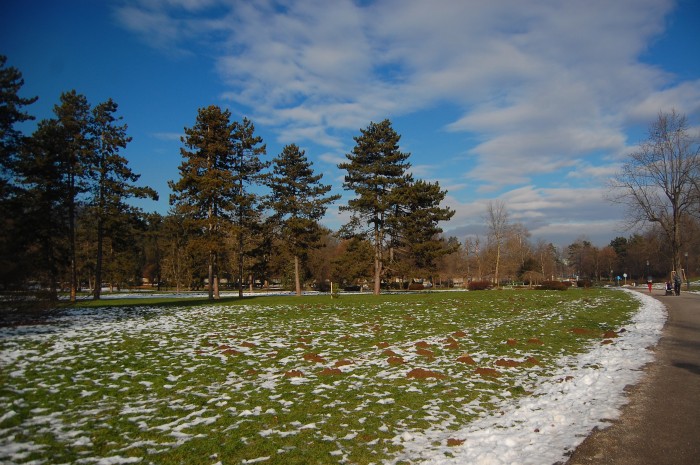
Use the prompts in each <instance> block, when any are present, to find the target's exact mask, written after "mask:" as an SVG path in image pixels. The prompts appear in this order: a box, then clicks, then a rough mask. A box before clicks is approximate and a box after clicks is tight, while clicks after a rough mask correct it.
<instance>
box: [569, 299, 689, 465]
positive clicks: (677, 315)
mask: <svg viewBox="0 0 700 465" xmlns="http://www.w3.org/2000/svg"><path fill="white" fill-rule="evenodd" d="M684 290H685V289H684ZM653 295H654V297H656V298H658V299H659V300H660V301H662V302H663V303H664V304H665V305H666V308H667V310H668V320H667V321H666V325H665V327H664V329H663V332H662V336H661V339H660V340H659V344H658V345H657V347H656V349H655V352H656V356H655V360H654V362H652V363H650V364H649V365H648V366H647V367H646V368H645V371H646V374H645V376H644V377H643V378H642V381H641V382H640V383H639V384H637V385H635V386H633V387H630V388H629V392H628V394H629V397H630V401H629V403H628V404H627V406H625V407H624V408H623V410H622V414H621V415H620V418H619V419H617V420H616V421H614V422H612V424H611V426H610V427H608V428H606V429H603V430H598V431H595V432H593V433H592V434H591V435H590V436H588V438H586V440H585V441H584V442H583V443H582V444H581V445H580V446H579V447H578V448H577V449H576V450H575V451H574V453H573V455H572V456H571V457H570V459H569V461H568V462H567V465H584V464H587V465H589V464H596V465H665V464H668V465H700V295H698V294H691V293H688V292H681V295H680V296H664V295H663V291H659V290H656V289H655V290H654V291H653Z"/></svg>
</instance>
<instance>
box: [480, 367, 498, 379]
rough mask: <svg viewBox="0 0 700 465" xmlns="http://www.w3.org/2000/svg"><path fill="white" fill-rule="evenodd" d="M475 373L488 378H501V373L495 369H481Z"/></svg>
mask: <svg viewBox="0 0 700 465" xmlns="http://www.w3.org/2000/svg"><path fill="white" fill-rule="evenodd" d="M474 373H476V374H477V375H480V376H484V377H486V378H498V377H500V376H501V372H500V371H498V370H496V369H494V368H485V367H479V368H477V369H476V370H475V371H474Z"/></svg>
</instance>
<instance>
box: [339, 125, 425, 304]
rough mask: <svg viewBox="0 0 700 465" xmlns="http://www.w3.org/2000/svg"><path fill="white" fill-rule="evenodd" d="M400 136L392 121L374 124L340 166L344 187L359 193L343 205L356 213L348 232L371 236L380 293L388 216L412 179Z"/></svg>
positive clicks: (375, 278)
mask: <svg viewBox="0 0 700 465" xmlns="http://www.w3.org/2000/svg"><path fill="white" fill-rule="evenodd" d="M400 138H401V136H399V135H398V134H397V133H396V131H394V129H393V128H392V127H391V122H390V121H389V120H384V121H382V122H381V123H378V124H377V123H370V125H369V126H368V127H367V129H362V130H361V134H360V136H357V137H355V138H354V139H355V142H356V144H355V147H354V148H353V150H352V153H349V154H347V155H346V158H347V159H348V162H346V163H341V164H339V165H338V168H340V169H344V170H346V171H347V174H346V175H345V182H344V183H343V186H344V188H345V189H346V190H352V191H354V192H355V197H354V198H352V199H350V200H349V201H348V205H347V206H341V207H340V209H341V211H350V212H352V218H351V220H350V222H349V223H348V224H347V225H345V226H344V233H346V234H347V233H360V234H362V235H365V236H369V239H370V240H371V242H372V245H373V247H374V293H375V294H379V292H380V287H381V277H382V274H383V265H384V256H383V253H384V242H385V237H386V232H387V229H386V218H387V215H389V214H390V213H391V211H392V210H393V209H394V207H395V205H396V204H397V203H398V202H399V201H400V199H398V198H397V195H396V192H397V189H398V188H400V187H401V186H403V185H405V184H406V183H410V182H411V181H412V178H411V176H410V174H408V173H407V170H408V169H409V168H410V166H411V165H410V163H408V162H407V161H406V160H407V159H408V157H409V154H408V153H404V152H401V151H400V150H399V140H400ZM366 228H370V230H369V231H368V230H367V229H366Z"/></svg>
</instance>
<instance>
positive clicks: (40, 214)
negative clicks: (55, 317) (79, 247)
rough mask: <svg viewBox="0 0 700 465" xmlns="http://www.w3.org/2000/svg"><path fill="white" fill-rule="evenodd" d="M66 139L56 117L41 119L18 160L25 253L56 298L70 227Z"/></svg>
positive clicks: (38, 277)
mask: <svg viewBox="0 0 700 465" xmlns="http://www.w3.org/2000/svg"><path fill="white" fill-rule="evenodd" d="M64 142H65V140H64V138H63V134H62V131H61V128H60V127H59V124H58V122H57V121H56V120H55V119H51V120H43V121H41V122H40V123H39V125H38V127H37V130H36V131H35V132H34V134H33V135H32V137H31V139H30V141H29V143H28V144H27V146H26V149H25V153H24V156H23V157H22V161H21V163H19V164H18V173H19V178H20V182H21V183H22V185H23V188H24V194H23V198H22V204H23V205H25V207H24V215H23V216H24V221H23V222H22V225H21V227H22V230H21V235H22V236H24V237H26V238H27V252H28V254H27V256H26V257H24V259H25V261H27V262H30V263H31V265H30V268H31V269H33V270H34V279H38V280H40V281H41V282H42V283H43V284H45V285H46V286H47V287H48V289H49V295H50V298H51V299H53V300H55V299H57V298H58V281H59V276H60V275H61V273H62V272H63V271H64V270H65V267H64V266H63V265H64V263H66V262H69V260H70V259H69V250H68V244H69V242H70V240H69V228H68V223H69V220H68V215H67V213H66V211H67V209H66V199H67V196H68V188H67V185H66V179H65V172H64V167H65V165H66V160H65V151H64V150H63V143H64Z"/></svg>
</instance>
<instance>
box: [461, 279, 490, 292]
mask: <svg viewBox="0 0 700 465" xmlns="http://www.w3.org/2000/svg"><path fill="white" fill-rule="evenodd" d="M491 287H492V285H491V282H490V281H472V282H470V283H469V284H468V285H467V289H469V290H470V291H485V290H486V289H491Z"/></svg>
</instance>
